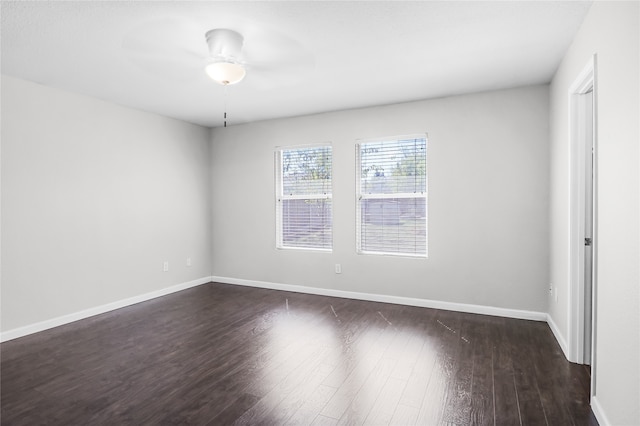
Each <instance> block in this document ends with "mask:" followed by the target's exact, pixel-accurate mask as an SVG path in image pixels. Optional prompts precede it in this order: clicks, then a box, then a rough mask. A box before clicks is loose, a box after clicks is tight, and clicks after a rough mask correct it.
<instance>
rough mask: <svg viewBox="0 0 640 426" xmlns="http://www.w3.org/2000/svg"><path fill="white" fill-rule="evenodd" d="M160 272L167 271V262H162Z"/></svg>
mask: <svg viewBox="0 0 640 426" xmlns="http://www.w3.org/2000/svg"><path fill="white" fill-rule="evenodd" d="M162 270H163V271H164V272H167V271H169V262H167V261H164V262H163V263H162Z"/></svg>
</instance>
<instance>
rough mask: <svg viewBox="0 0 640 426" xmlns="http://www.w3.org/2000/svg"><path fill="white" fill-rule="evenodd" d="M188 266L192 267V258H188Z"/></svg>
mask: <svg viewBox="0 0 640 426" xmlns="http://www.w3.org/2000/svg"><path fill="white" fill-rule="evenodd" d="M187 266H191V258H190V257H187Z"/></svg>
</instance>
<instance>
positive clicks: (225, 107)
mask: <svg viewBox="0 0 640 426" xmlns="http://www.w3.org/2000/svg"><path fill="white" fill-rule="evenodd" d="M224 127H227V85H226V84H225V85H224Z"/></svg>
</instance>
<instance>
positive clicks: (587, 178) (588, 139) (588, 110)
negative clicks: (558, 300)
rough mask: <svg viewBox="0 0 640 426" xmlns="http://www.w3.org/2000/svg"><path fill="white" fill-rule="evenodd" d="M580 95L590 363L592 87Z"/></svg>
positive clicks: (586, 345) (587, 360)
mask: <svg viewBox="0 0 640 426" xmlns="http://www.w3.org/2000/svg"><path fill="white" fill-rule="evenodd" d="M580 96H581V98H582V99H581V102H580V103H581V104H582V105H583V107H584V121H583V126H584V133H583V134H584V144H585V146H584V153H585V156H584V161H585V164H584V192H585V193H584V200H585V206H584V237H585V238H584V244H585V246H584V283H583V287H584V340H583V342H584V347H583V351H584V359H583V362H584V363H585V364H591V342H592V339H591V336H592V323H593V321H592V304H593V244H594V241H593V234H594V232H593V216H594V202H593V200H594V197H593V191H594V173H593V170H594V154H595V150H594V143H593V142H594V138H593V136H594V132H593V88H591V89H590V90H589V91H588V92H587V93H584V94H582V95H580Z"/></svg>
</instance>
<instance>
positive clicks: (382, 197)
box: [356, 134, 427, 257]
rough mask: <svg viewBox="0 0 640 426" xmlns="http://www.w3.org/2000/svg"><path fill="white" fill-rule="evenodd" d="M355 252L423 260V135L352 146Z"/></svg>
mask: <svg viewBox="0 0 640 426" xmlns="http://www.w3.org/2000/svg"><path fill="white" fill-rule="evenodd" d="M356 174H357V177H356V181H357V188H356V191H357V209H356V212H357V213H356V215H357V216H356V234H357V249H358V252H359V253H377V254H392V255H393V254H395V255H408V256H420V257H426V256H427V137H426V135H424V134H423V135H415V136H409V137H397V138H388V139H383V140H373V141H362V142H360V143H358V144H357V145H356Z"/></svg>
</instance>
